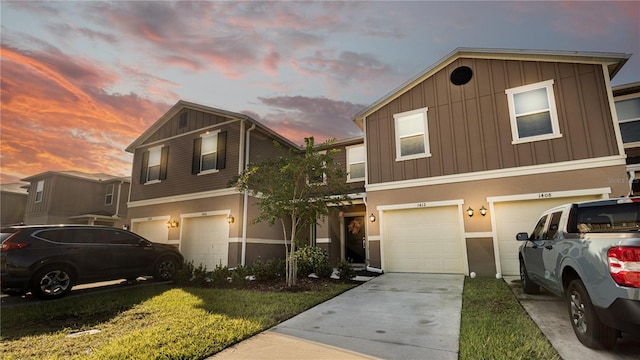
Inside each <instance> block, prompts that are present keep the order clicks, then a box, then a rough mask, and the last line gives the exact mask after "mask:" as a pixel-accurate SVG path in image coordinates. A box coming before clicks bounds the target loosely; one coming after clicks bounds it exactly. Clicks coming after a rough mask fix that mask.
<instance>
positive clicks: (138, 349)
mask: <svg viewBox="0 0 640 360" xmlns="http://www.w3.org/2000/svg"><path fill="white" fill-rule="evenodd" d="M351 287H353V285H350V284H341V283H333V284H330V285H326V286H325V285H323V286H316V287H314V288H313V290H310V291H301V292H263V291H255V290H236V289H211V288H189V287H185V288H180V287H171V286H168V285H155V286H145V287H139V288H130V289H126V290H122V291H113V292H107V293H101V294H92V295H86V296H82V297H73V298H66V299H61V300H57V301H51V302H40V303H36V304H28V305H22V306H15V307H10V308H6V309H2V319H1V320H2V321H1V325H0V326H1V328H0V340H1V341H0V358H2V359H62V358H64V359H134V358H135V359H158V358H166V359H202V358H205V357H207V356H209V355H212V354H215V353H216V352H219V351H221V350H222V349H224V348H226V347H228V346H231V345H232V344H234V343H236V342H239V341H241V340H243V339H246V338H248V337H250V336H252V335H254V334H256V333H258V332H261V331H263V330H265V329H267V328H270V327H272V326H274V325H276V324H278V323H280V322H281V321H284V320H286V319H288V318H290V317H292V316H294V315H295V314H298V313H300V312H302V311H304V310H306V309H308V308H310V307H312V306H314V305H316V304H318V303H321V302H323V301H325V300H328V299H330V298H332V297H334V296H336V295H337V294H339V293H342V292H343V291H346V290H348V289H349V288H351ZM462 307H463V308H462V318H461V326H460V355H459V359H461V360H466V359H545V360H546V359H560V357H559V355H558V353H557V352H556V350H555V349H554V348H553V347H552V346H551V344H550V343H549V342H548V340H547V339H546V337H545V336H544V335H543V334H542V332H541V331H540V330H539V329H538V327H537V326H536V325H535V323H534V322H533V321H532V320H531V319H530V318H529V316H528V315H527V313H526V312H525V310H524V309H523V308H522V307H521V306H520V304H519V303H518V301H517V300H516V298H515V296H514V295H513V293H512V292H511V289H509V286H508V285H507V284H506V283H505V282H504V281H502V280H496V279H494V278H475V279H470V278H466V280H465V286H464V293H463V306H462ZM93 329H95V330H100V332H99V333H97V334H93V335H85V336H80V337H75V338H73V337H67V335H69V334H73V333H77V332H80V331H87V330H93Z"/></svg>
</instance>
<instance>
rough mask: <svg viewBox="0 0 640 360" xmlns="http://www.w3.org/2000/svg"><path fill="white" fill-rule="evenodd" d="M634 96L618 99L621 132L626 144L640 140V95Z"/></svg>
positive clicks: (617, 106) (617, 107) (617, 109)
mask: <svg viewBox="0 0 640 360" xmlns="http://www.w3.org/2000/svg"><path fill="white" fill-rule="evenodd" d="M634 96H635V97H631V98H622V99H621V100H616V112H617V113H618V121H619V122H620V133H621V134H622V142H623V143H625V144H630V143H637V142H640V96H638V95H637V94H634Z"/></svg>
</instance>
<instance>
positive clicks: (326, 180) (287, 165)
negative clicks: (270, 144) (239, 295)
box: [233, 137, 350, 286]
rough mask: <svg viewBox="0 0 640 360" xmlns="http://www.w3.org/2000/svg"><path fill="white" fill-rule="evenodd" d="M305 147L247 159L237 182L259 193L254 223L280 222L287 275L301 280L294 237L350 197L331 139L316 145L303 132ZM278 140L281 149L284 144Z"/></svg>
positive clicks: (289, 279)
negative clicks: (251, 162)
mask: <svg viewBox="0 0 640 360" xmlns="http://www.w3.org/2000/svg"><path fill="white" fill-rule="evenodd" d="M304 141H305V149H304V151H300V149H291V150H289V151H288V152H284V151H283V153H284V154H286V155H283V156H281V157H278V158H274V159H265V160H262V161H260V162H259V163H255V164H249V165H248V166H247V169H245V171H244V172H242V174H240V175H239V176H238V177H237V178H236V179H235V180H234V182H233V185H234V186H235V187H236V189H238V190H239V191H249V192H250V193H251V194H252V195H254V196H256V197H257V199H258V207H259V209H260V215H259V216H258V217H257V218H256V219H254V223H258V222H261V221H268V222H269V223H270V224H271V225H273V224H275V223H276V221H279V222H280V224H281V226H282V232H283V235H284V245H285V259H286V264H287V267H286V269H287V271H286V280H287V285H288V286H294V285H295V284H296V280H297V273H296V271H297V266H296V260H295V256H294V255H295V251H296V241H297V239H298V235H299V233H300V231H301V230H303V229H306V228H307V225H312V224H317V223H318V221H320V220H324V219H325V218H326V216H327V215H328V214H329V207H330V206H332V205H338V204H340V203H342V202H347V203H349V202H350V200H349V198H348V196H347V189H348V188H347V186H346V181H345V172H344V171H343V170H342V166H341V165H340V164H337V163H335V162H334V159H333V154H335V153H336V152H337V151H338V150H336V149H331V148H330V146H331V144H332V143H333V142H335V140H327V141H325V142H323V143H322V144H320V145H319V146H315V144H314V139H313V137H309V138H305V139H304ZM274 145H275V146H276V147H278V148H280V149H282V147H281V145H280V144H279V143H277V142H274Z"/></svg>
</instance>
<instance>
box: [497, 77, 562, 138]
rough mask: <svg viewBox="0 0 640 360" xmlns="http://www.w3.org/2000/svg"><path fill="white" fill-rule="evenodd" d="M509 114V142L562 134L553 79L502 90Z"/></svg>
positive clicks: (556, 136) (560, 135)
mask: <svg viewBox="0 0 640 360" xmlns="http://www.w3.org/2000/svg"><path fill="white" fill-rule="evenodd" d="M505 93H506V94H507V101H508V103H509V117H510V118H511V135H512V138H513V141H512V142H511V143H512V144H519V143H525V142H531V141H538V140H546V139H554V138H558V137H562V134H560V127H559V126H558V113H557V111H556V100H555V96H554V93H553V80H547V81H543V82H539V83H535V84H530V85H525V86H519V87H516V88H512V89H507V90H506V91H505Z"/></svg>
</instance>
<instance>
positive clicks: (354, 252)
mask: <svg viewBox="0 0 640 360" xmlns="http://www.w3.org/2000/svg"><path fill="white" fill-rule="evenodd" d="M344 222H345V224H344V225H345V226H344V229H345V236H344V238H345V252H344V254H345V259H346V260H347V261H348V262H351V263H364V262H365V258H366V255H365V233H364V227H365V223H364V216H345V218H344Z"/></svg>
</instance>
